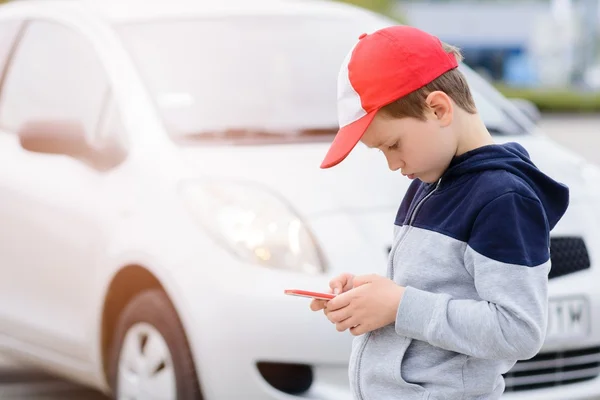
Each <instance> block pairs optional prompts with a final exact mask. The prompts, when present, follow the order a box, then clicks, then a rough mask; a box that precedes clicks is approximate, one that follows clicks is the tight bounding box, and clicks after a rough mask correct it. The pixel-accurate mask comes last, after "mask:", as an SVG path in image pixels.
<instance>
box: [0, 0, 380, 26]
mask: <svg viewBox="0 0 600 400" xmlns="http://www.w3.org/2000/svg"><path fill="white" fill-rule="evenodd" d="M4 7H15V8H20V9H21V10H27V9H30V10H33V9H37V10H38V11H39V10H40V9H62V10H65V11H70V12H73V13H86V14H89V13H91V14H94V15H95V16H97V17H100V18H102V19H104V20H106V21H108V22H110V23H128V22H142V21H148V20H160V19H177V18H194V17H214V16H234V15H267V14H275V15H295V14H319V15H327V16H331V17H351V16H356V17H359V16H361V17H365V16H366V14H371V15H372V16H375V15H374V14H373V13H371V12H369V11H367V10H364V9H360V8H358V7H354V6H349V5H346V4H341V3H338V2H334V1H328V0H217V1H215V0H169V1H164V0H13V1H12V2H10V3H8V4H5V5H3V6H1V7H0V9H1V8H4ZM380 17H381V18H383V16H380Z"/></svg>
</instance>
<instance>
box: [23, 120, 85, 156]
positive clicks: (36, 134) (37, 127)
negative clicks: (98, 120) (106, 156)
mask: <svg viewBox="0 0 600 400" xmlns="http://www.w3.org/2000/svg"><path fill="white" fill-rule="evenodd" d="M18 135H19V140H20V143H21V146H22V147H23V148H24V149H25V150H29V151H33V152H37V153H49V154H65V155H69V156H73V157H83V156H85V155H86V154H87V153H88V152H89V151H90V150H92V149H91V148H90V145H89V144H88V142H87V139H86V136H85V131H84V129H83V126H82V125H81V124H80V123H78V122H73V121H33V122H29V123H27V124H25V125H24V126H23V127H22V128H21V129H20V130H19V132H18Z"/></svg>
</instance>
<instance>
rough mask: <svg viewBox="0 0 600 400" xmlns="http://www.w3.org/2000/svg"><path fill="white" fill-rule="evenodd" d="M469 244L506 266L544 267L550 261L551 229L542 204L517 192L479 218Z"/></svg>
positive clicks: (490, 205) (498, 200)
mask: <svg viewBox="0 0 600 400" xmlns="http://www.w3.org/2000/svg"><path fill="white" fill-rule="evenodd" d="M468 244H469V246H470V247H471V248H472V249H473V250H475V251H476V252H478V253H479V254H481V255H484V256H486V257H488V258H491V259H493V260H496V261H500V262H504V263H507V264H517V265H523V266H528V267H534V266H537V265H540V264H543V263H545V262H546V261H548V260H549V259H550V229H549V224H548V220H547V218H546V213H545V211H544V208H543V206H542V204H541V202H540V201H539V200H538V199H535V198H531V197H528V196H524V195H521V194H519V193H516V192H509V193H505V194H503V195H501V196H499V197H497V198H495V199H494V200H492V201H490V202H489V203H488V204H487V205H485V206H484V207H483V209H482V210H481V211H480V212H479V214H478V215H477V217H476V219H475V223H474V224H473V228H472V230H471V235H470V238H469V241H468Z"/></svg>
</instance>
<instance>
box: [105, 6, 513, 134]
mask: <svg viewBox="0 0 600 400" xmlns="http://www.w3.org/2000/svg"><path fill="white" fill-rule="evenodd" d="M383 26H385V25H384V24H383V23H382V22H381V20H379V19H376V18H373V19H372V21H371V20H365V19H364V18H361V19H360V20H350V19H349V18H348V17H332V16H327V17H321V16H314V15H277V16H256V15H252V16H237V17H218V18H203V19H185V20H164V21H151V22H143V23H129V24H126V25H120V26H118V27H117V30H118V32H119V34H120V36H121V37H122V40H123V42H124V44H125V46H126V48H127V50H128V51H129V52H130V54H131V56H132V58H133V60H134V62H135V64H136V67H137V68H138V70H139V73H140V75H141V77H142V79H143V81H144V83H145V85H146V86H147V87H148V89H149V92H150V94H151V96H152V97H153V100H154V102H155V104H156V106H157V109H158V111H159V113H160V116H161V118H162V120H163V122H164V124H165V126H166V128H167V131H168V132H169V134H170V135H171V136H172V137H173V138H174V139H178V140H180V139H193V140H212V141H214V140H219V139H227V140H249V139H250V140H270V141H273V140H275V141H286V140H298V138H303V140H309V141H313V140H319V138H320V137H322V136H328V137H329V136H330V135H331V134H333V133H335V132H336V131H337V126H338V121H337V104H336V93H337V88H336V85H337V76H338V71H339V67H340V65H341V63H342V60H343V59H344V58H345V56H346V53H347V52H348V50H349V49H350V48H351V47H352V46H353V44H354V43H355V41H356V39H357V37H358V36H359V35H360V34H361V33H362V32H368V31H373V30H375V29H379V28H381V27H383ZM466 72H467V74H468V75H473V74H474V73H473V72H472V71H470V70H468V71H466ZM476 86H477V85H476ZM473 89H474V90H473V91H474V93H473V94H474V97H475V98H476V103H477V106H478V108H479V111H480V113H481V115H482V117H483V119H484V121H485V122H486V124H487V125H488V126H489V127H491V128H492V129H493V130H494V132H493V133H499V134H518V133H522V131H523V129H522V128H520V127H519V125H518V124H516V123H515V122H514V121H512V120H511V118H510V117H509V116H508V115H507V113H506V112H505V111H504V110H503V109H501V108H499V107H498V106H497V105H496V104H494V103H493V102H491V101H489V100H488V99H487V98H486V97H485V96H484V95H482V94H481V93H480V92H479V91H478V90H477V87H475V88H473Z"/></svg>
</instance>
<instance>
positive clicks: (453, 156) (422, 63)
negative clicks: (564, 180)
mask: <svg viewBox="0 0 600 400" xmlns="http://www.w3.org/2000/svg"><path fill="white" fill-rule="evenodd" d="M460 58H461V57H460V54H459V53H458V50H457V49H455V48H453V47H451V46H447V45H444V44H442V43H441V42H440V41H439V39H437V38H436V37H434V36H431V35H429V34H427V33H425V32H422V31H420V30H418V29H415V28H411V27H405V26H396V27H390V28H386V29H382V30H380V31H377V32H375V33H373V34H370V35H366V34H363V35H361V37H360V40H359V41H358V43H357V44H356V46H355V47H354V49H353V50H352V51H351V53H350V54H349V56H348V58H347V59H346V61H345V63H344V65H343V66H342V69H341V72H340V76H339V81H338V107H339V108H338V111H339V119H340V125H341V126H342V127H341V129H340V130H339V132H338V133H337V135H336V137H335V139H334V141H333V143H332V145H331V147H330V149H329V151H328V153H327V155H326V157H325V160H324V161H323V164H322V166H321V167H322V168H329V167H332V166H334V165H336V164H338V163H339V162H341V161H342V160H343V159H344V158H345V157H346V156H347V155H348V154H349V153H350V151H351V150H352V149H353V147H354V146H355V145H356V144H357V143H358V141H362V142H363V143H364V144H365V145H367V146H368V147H371V148H378V149H379V150H381V151H382V152H383V154H384V155H385V157H386V159H387V162H388V164H389V168H390V169H391V170H394V171H396V170H401V172H402V174H403V175H405V176H407V177H408V178H409V179H414V181H413V182H412V183H411V185H410V188H409V189H408V191H407V193H406V195H405V197H404V199H403V201H402V203H401V205H400V208H399V210H398V213H397V216H396V221H395V232H394V242H393V246H392V251H391V253H390V258H389V263H388V274H387V275H388V277H387V278H385V277H382V276H377V275H368V276H356V277H354V276H352V275H349V274H344V275H342V276H340V277H337V278H335V279H333V280H332V281H331V283H330V286H331V289H332V291H333V292H334V293H336V294H338V295H337V296H336V297H335V298H334V299H333V300H330V301H328V302H324V301H320V300H313V301H312V303H311V309H312V310H313V311H317V310H321V309H323V310H324V312H325V314H326V316H327V318H328V319H329V320H330V321H331V322H332V323H334V324H335V325H336V328H337V329H338V330H339V331H345V330H347V329H349V330H350V332H351V333H352V334H353V335H355V336H357V337H355V338H354V342H353V346H352V353H351V357H350V365H349V377H350V382H351V385H352V391H353V393H354V396H355V398H356V399H361V400H362V399H369V400H373V399H375V400H379V399H403V400H411V399H430V400H433V399H436V400H437V399H456V400H460V399H463V400H469V399H478V400H483V399H497V398H499V397H500V396H501V394H502V393H503V391H504V380H503V377H502V374H503V373H505V372H507V371H508V370H509V369H510V368H511V367H512V366H513V365H514V364H515V362H516V361H517V360H520V359H528V358H531V357H533V356H534V355H535V354H536V353H537V352H538V351H539V350H540V348H541V346H542V343H543V341H544V337H545V332H546V325H547V308H548V304H547V275H548V272H549V269H550V254H549V242H550V236H549V235H550V230H551V229H552V228H553V227H554V226H555V225H556V223H557V222H558V221H559V220H560V218H561V217H562V216H563V214H564V213H565V211H566V209H567V206H568V202H569V192H568V189H567V188H566V187H565V186H563V185H561V184H559V183H557V182H555V181H554V180H552V179H550V178H549V177H548V176H546V175H544V174H543V173H542V172H540V171H539V170H538V169H537V168H536V167H535V165H534V164H533V163H532V162H531V161H530V160H529V157H528V153H527V152H526V151H525V149H524V148H523V147H521V146H520V145H519V144H516V143H509V144H505V145H497V144H494V142H493V140H492V137H491V136H490V134H489V133H488V131H487V129H486V127H485V125H484V124H483V122H482V120H481V119H480V117H479V115H478V114H477V110H476V108H475V104H474V102H473V98H472V96H471V93H470V91H469V87H468V85H467V83H466V80H465V78H464V76H463V75H462V74H461V73H460V72H459V71H458V69H457V65H458V61H460Z"/></svg>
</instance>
